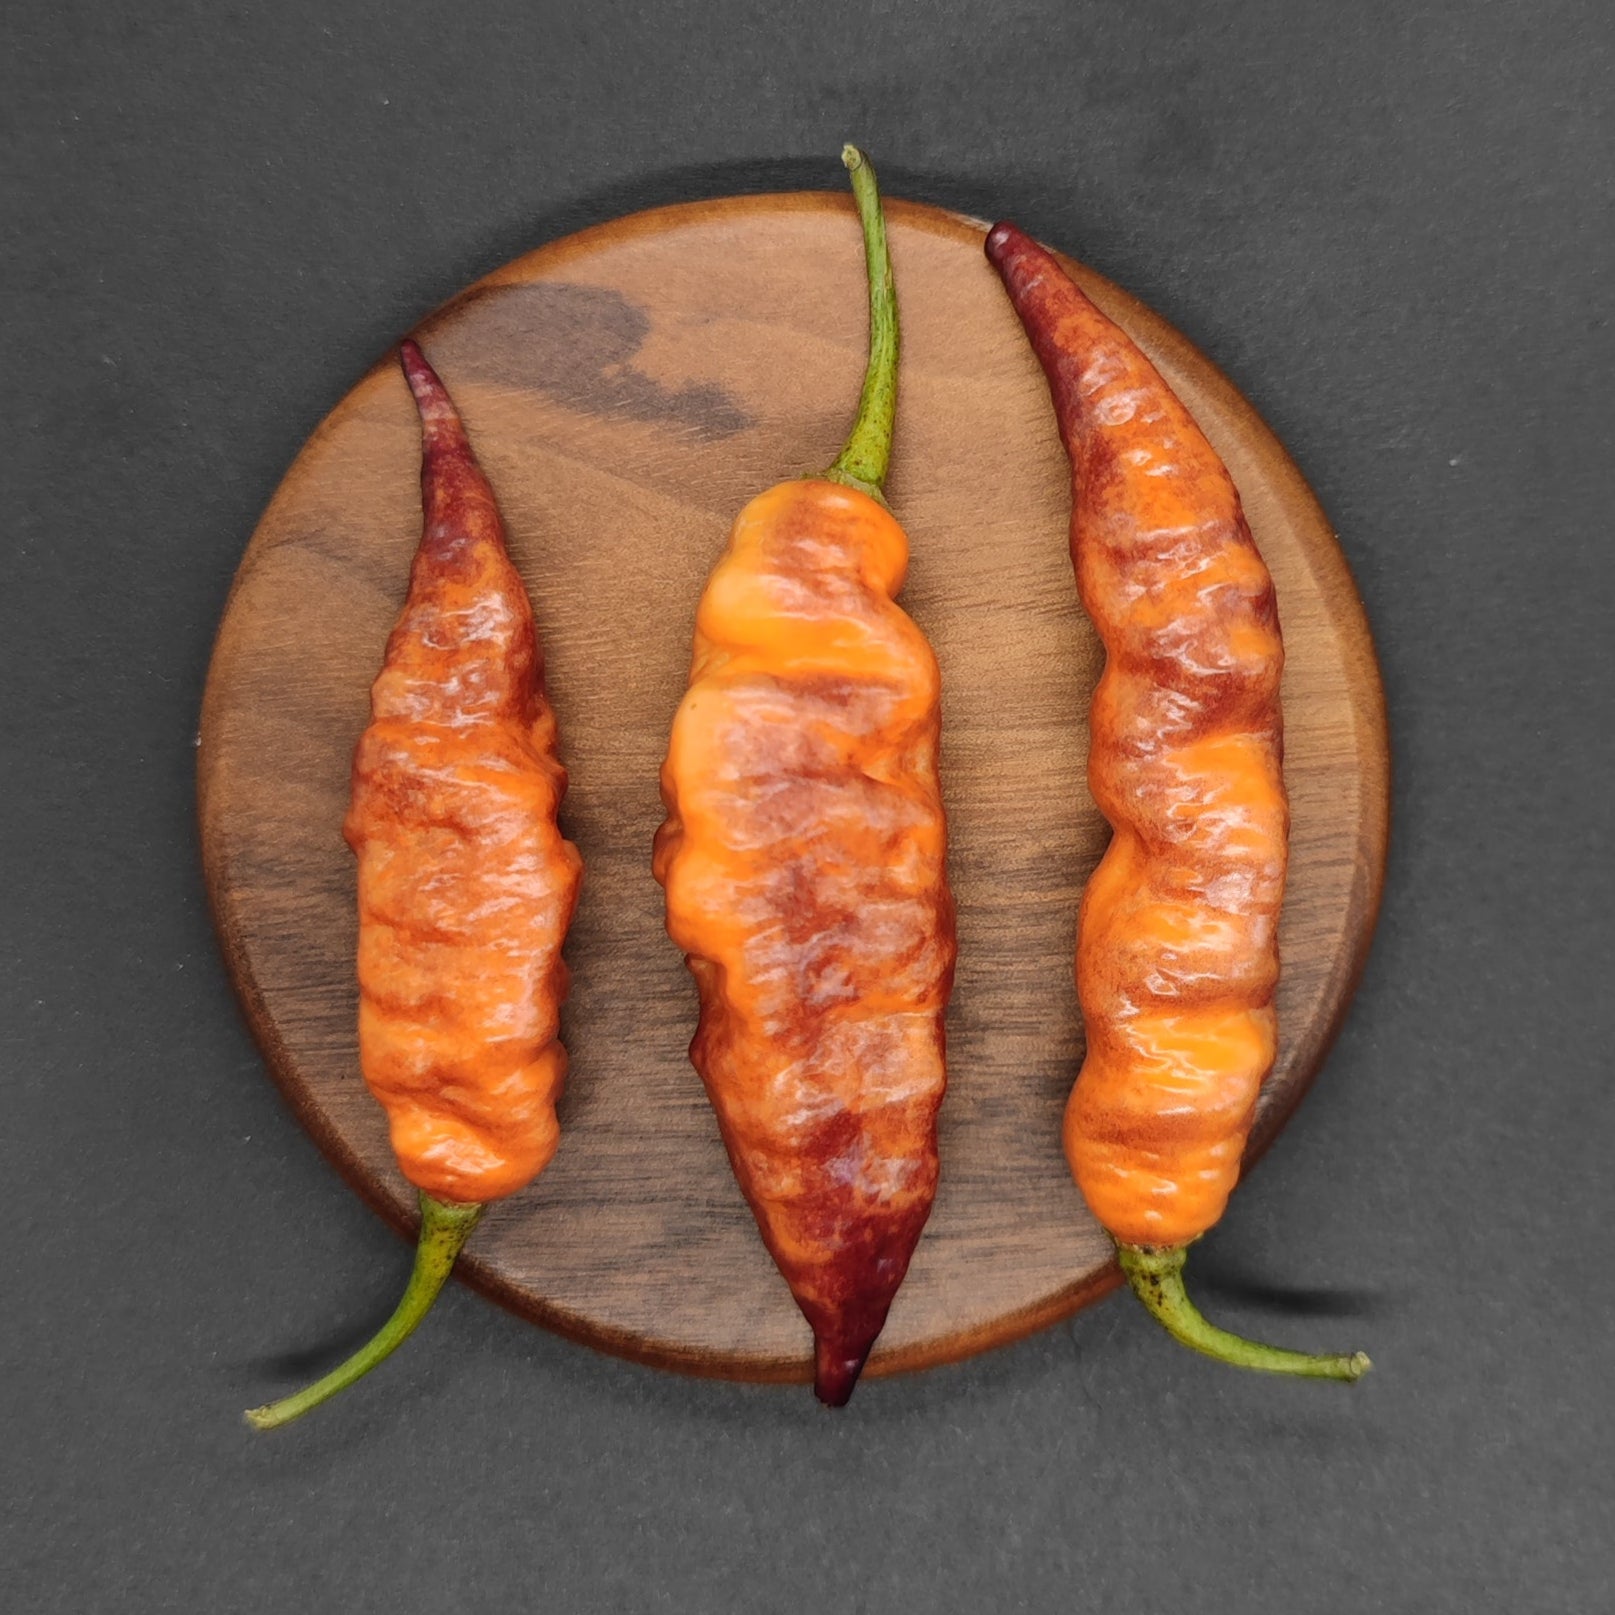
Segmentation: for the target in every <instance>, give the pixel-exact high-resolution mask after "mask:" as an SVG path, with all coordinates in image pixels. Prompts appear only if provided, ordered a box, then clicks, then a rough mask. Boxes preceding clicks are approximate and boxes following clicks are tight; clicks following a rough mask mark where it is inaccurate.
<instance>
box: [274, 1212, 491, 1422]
mask: <svg viewBox="0 0 1615 1615" xmlns="http://www.w3.org/2000/svg"><path fill="white" fill-rule="evenodd" d="M481 1216H482V1207H481V1206H456V1205H450V1204H448V1203H447V1202H446V1201H442V1200H434V1199H433V1198H432V1196H431V1195H429V1194H423V1195H422V1196H421V1233H420V1240H419V1242H418V1243H417V1244H416V1246H415V1268H414V1271H413V1272H412V1273H411V1274H410V1276H409V1285H408V1287H407V1288H406V1289H405V1291H404V1298H403V1300H401V1301H400V1302H399V1303H398V1309H397V1311H395V1312H394V1313H393V1315H392V1317H390V1318H389V1319H388V1320H387V1321H386V1323H384V1324H383V1325H382V1326H381V1328H380V1329H379V1330H377V1331H376V1334H375V1336H374V1337H373V1338H372V1339H371V1340H370V1341H369V1342H368V1343H367V1344H366V1345H363V1346H361V1347H360V1348H359V1349H358V1351H356V1352H355V1353H354V1354H353V1355H352V1356H351V1357H350V1358H349V1359H348V1360H347V1361H346V1362H345V1363H342V1364H341V1365H340V1366H338V1367H336V1368H333V1369H332V1370H331V1372H330V1373H329V1374H327V1375H326V1376H325V1378H324V1379H319V1380H316V1381H315V1382H314V1383H313V1384H312V1385H310V1386H307V1387H306V1388H305V1389H303V1390H301V1391H298V1392H297V1393H296V1394H295V1395H293V1396H288V1397H284V1398H283V1399H282V1400H281V1401H279V1402H271V1403H270V1404H269V1405H268V1406H267V1407H261V1408H250V1409H248V1411H247V1414H246V1419H247V1423H248V1424H250V1425H251V1426H252V1427H253V1429H255V1430H276V1429H279V1428H280V1426H281V1425H283V1424H290V1423H291V1422H292V1420H293V1419H300V1418H302V1416H303V1415H304V1414H305V1413H307V1412H308V1411H309V1409H310V1408H317V1407H318V1406H319V1405H320V1403H321V1402H325V1401H329V1400H330V1398H331V1397H333V1396H335V1395H336V1393H337V1392H338V1391H341V1390H346V1389H347V1387H348V1386H350V1385H351V1384H353V1382H354V1381H355V1380H357V1379H363V1378H364V1376H365V1375H366V1374H368V1373H369V1372H370V1370H371V1369H372V1368H374V1367H375V1366H376V1364H377V1363H379V1362H382V1361H383V1360H384V1359H386V1358H388V1357H390V1356H392V1354H393V1353H394V1352H395V1351H397V1349H398V1348H399V1347H400V1346H401V1345H403V1343H404V1342H405V1341H406V1340H408V1339H409V1337H410V1336H411V1335H412V1334H414V1332H415V1330H416V1327H417V1326H418V1325H419V1323H420V1321H421V1319H422V1318H424V1317H425V1316H426V1314H427V1313H428V1312H429V1311H430V1310H431V1306H432V1303H433V1302H434V1301H435V1300H436V1299H437V1294H438V1291H439V1290H441V1289H442V1288H443V1284H444V1281H445V1280H446V1279H447V1278H448V1276H449V1271H450V1269H451V1268H453V1266H454V1259H455V1257H457V1256H458V1255H459V1254H460V1247H461V1246H462V1245H464V1244H465V1242H466V1240H467V1239H468V1238H469V1237H470V1234H471V1230H472V1229H473V1228H475V1227H476V1226H477V1220H478V1219H479V1218H480V1217H481Z"/></svg>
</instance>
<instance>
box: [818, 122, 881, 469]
mask: <svg viewBox="0 0 1615 1615" xmlns="http://www.w3.org/2000/svg"><path fill="white" fill-rule="evenodd" d="M841 160H842V162H844V163H845V164H846V165H847V171H848V173H850V174H851V175H852V194H853V196H854V197H855V198H856V199H857V202H858V220H859V223H860V224H862V226H863V231H864V260H865V263H866V266H867V268H868V271H869V366H868V368H867V369H866V370H865V371H864V390H863V393H862V394H861V395H860V397H859V399H858V418H857V419H856V420H855V421H854V422H853V425H852V435H851V436H850V437H848V439H847V446H846V447H845V448H844V449H843V450H842V451H841V453H840V454H839V455H838V456H837V458H836V462H835V464H834V465H832V466H831V467H830V469H829V470H828V471H826V472H825V473H824V474H825V476H826V477H828V478H829V479H830V480H831V481H833V482H843V483H845V484H846V485H847V486H848V487H850V488H857V489H859V490H860V491H861V492H863V493H867V494H871V495H873V496H874V497H875V498H876V499H879V498H880V497H881V492H880V489H881V484H882V483H883V482H885V480H886V468H887V466H888V465H889V464H890V463H891V458H892V421H893V417H894V416H895V415H896V413H897V341H898V332H897V288H896V287H895V286H894V285H893V283H892V260H891V258H890V256H889V255H888V253H887V251H886V220H885V218H884V216H883V215H882V213H881V209H880V189H879V187H878V186H877V184H876V182H875V170H874V168H873V167H872V166H871V164H870V161H869V159H868V158H867V157H866V156H864V154H863V153H862V152H861V151H859V149H858V148H857V147H856V146H843V147H842V148H841Z"/></svg>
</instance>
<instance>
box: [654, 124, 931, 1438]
mask: <svg viewBox="0 0 1615 1615" xmlns="http://www.w3.org/2000/svg"><path fill="white" fill-rule="evenodd" d="M842 158H843V161H844V162H845V163H846V165H847V167H848V169H849V170H850V171H851V175H852V184H853V190H854V192H855V194H856V197H857V201H858V211H859V215H860V218H861V221H862V225H863V231H864V240H865V247H866V257H867V265H868V274H869V363H868V369H867V371H866V375H865V380H864V388H863V395H862V398H861V400H860V404H859V411H858V416H857V420H856V423H855V425H854V427H853V430H852V434H851V437H850V438H849V439H848V442H847V446H846V448H845V449H844V450H843V451H842V453H841V455H840V456H839V458H838V459H837V460H836V461H835V463H834V465H832V466H831V467H830V468H829V470H827V471H826V472H824V473H823V475H821V476H818V477H809V478H806V479H803V480H797V481H790V482H783V483H780V484H779V485H778V486H777V487H774V488H771V489H770V490H769V491H768V492H766V493H764V494H761V495H759V496H758V497H757V498H756V499H754V500H752V502H751V503H750V504H749V505H747V506H746V508H745V509H744V510H742V511H741V513H740V515H739V517H738V518H737V519H736V522H735V525H734V529H733V531H732V532H731V534H730V537H729V545H728V549H727V551H726V553H725V555H724V556H723V559H722V560H721V561H720V562H719V563H718V566H717V568H716V570H715V571H714V572H713V574H712V577H711V579H710V581H709V582H708V584H707V587H706V591H705V593H704V594H703V595H702V598H701V603H700V608H699V611H698V614H697V618H696V633H695V652H694V660H693V664H692V668H691V673H690V685H689V690H688V693H687V694H686V695H685V697H684V700H683V703H682V704H681V705H680V707H679V710H678V714H677V717H676V718H675V720H674V723H673V732H672V738H671V742H670V745H669V749H668V755H667V761H666V764H665V766H664V768H663V770H662V794H663V798H664V800H665V802H666V805H667V814H668V817H667V822H666V823H665V824H664V825H663V826H662V828H661V830H660V831H659V832H658V834H657V839H656V854H655V871H656V876H657V879H658V880H660V881H661V882H662V884H663V886H664V887H665V888H666V891H667V928H668V932H669V934H670V935H671V936H672V938H673V940H674V941H675V942H677V943H678V944H679V946H680V947H682V948H683V949H684V950H685V953H686V955H687V956H688V962H689V966H690V970H691V972H692V973H693V974H694V976H695V980H696V985H697V988H698V990H699V995H700V1000H701V1015H700V1025H699V1029H698V1030H697V1032H696V1035H695V1040H694V1042H693V1043H692V1044H691V1046H690V1057H691V1060H692V1061H693V1062H694V1064H695V1067H696V1069H697V1070H698V1071H699V1072H700V1074H701V1077H702V1079H703V1081H704V1082H705V1084H706V1088H707V1092H708V1094H709V1095H710V1097H711V1099H712V1103H713V1106H714V1108H715V1109H716V1111H717V1116H718V1121H719V1125H720V1130H721V1131H722V1134H723V1138H724V1143H725V1145H726V1146H727V1148H728V1152H729V1158H730V1161H731V1162H732V1163H733V1166H734V1170H735V1174H736V1176H737V1177H738V1179H739V1180H740V1185H741V1188H742V1189H743V1191H744V1192H745V1195H746V1198H747V1200H748V1201H749V1202H750V1203H751V1208H752V1210H753V1212H754V1213H755V1215H756V1218H757V1223H758V1227H759V1229H760V1230H761V1233H762V1236H763V1240H764V1242H765V1243H766V1245H767V1247H768V1249H769V1251H770V1253H771V1254H772V1256H773V1258H774V1261H775V1262H776V1264H777V1265H778V1267H779V1269H780V1272H781V1273H782V1274H783V1275H784V1277H785V1279H786V1281H787V1283H788V1284H789V1285H790V1288H791V1291H792V1293H793V1294H794V1295H795V1297H796V1300H797V1303H798V1305H799V1306H800V1307H801V1309H802V1311H803V1313H804V1315H805V1316H806V1318H807V1320H808V1322H809V1324H810V1325H811V1326H812V1330H813V1335H814V1340H815V1377H814V1386H815V1390H816V1392H817V1394H818V1396H819V1398H820V1400H821V1401H823V1402H826V1403H828V1404H829V1405H831V1406H837V1407H839V1406H840V1405H842V1404H843V1403H845V1402H846V1400H847V1399H848V1397H850V1396H851V1395H852V1391H853V1387H854V1385H855V1384H856V1383H857V1379H858V1375H859V1373H860V1372H861V1371H862V1368H863V1365H864V1361H865V1359H866V1358H867V1356H868V1354H869V1350H870V1347H871V1346H872V1345H873V1343H874V1341H875V1338H876V1336H877V1335H878V1334H879V1333H880V1331H881V1328H882V1326H883V1325H884V1323H885V1321H886V1314H887V1310H888V1308H889V1307H890V1305H891V1302H892V1297H893V1296H894V1294H895V1293H896V1291H897V1288H898V1286H899V1284H901V1282H902V1280H903V1275H904V1273H905V1272H906V1271H907V1269H908V1264H909V1258H910V1256H911V1255H912V1253H913V1250H914V1246H915V1243H916V1241H917V1240H918V1239H919V1236H920V1231H921V1229H922V1228H923V1227H924V1225H925V1220H926V1217H927V1216H928V1215H929V1213H930V1209H931V1201H932V1198H933V1196H934V1194H935V1192H936V1182H937V1148H936V1116H937V1109H938V1106H939V1105H940V1104H941V1101H942V1091H943V1084H944V1073H943V1027H942V1019H943V1011H944V1009H945V1008H946V1005H947V1000H948V994H949V991H950V988H951V986H952V980H953V963H954V930H953V906H952V901H951V899H950V897H949V894H948V887H947V878H946V872H945V869H944V852H945V826H944V821H943V812H942V799H941V795H940V792H939V788H938V784H937V744H938V733H939V727H940V717H939V701H940V679H939V675H938V671H937V664H936V658H935V657H934V656H933V654H932V652H931V649H930V647H929V645H927V643H926V641H925V639H924V636H923V635H922V634H921V633H920V631H919V629H918V628H917V627H915V625H914V623H913V622H912V621H911V620H910V619H909V618H908V617H907V616H906V615H905V614H904V612H903V611H902V610H901V609H900V608H899V607H898V606H897V605H896V604H895V602H894V600H893V598H892V597H893V596H894V595H895V594H896V592H897V591H898V589H899V588H900V587H901V585H902V582H903V576H904V573H905V570H906V568H907V565H908V544H907V540H906V539H905V537H904V535H903V530H902V528H901V527H900V526H899V525H898V523H897V521H896V520H895V519H894V517H893V516H892V514H891V512H890V511H889V510H888V509H887V507H886V502H885V500H884V498H883V497H882V494H881V484H882V482H883V481H884V479H885V474H886V467H887V463H888V460H889V457H890V452H891V436H892V421H893V412H894V407H895V402H896V385H897V348H898V329H897V305H896V296H895V292H894V289H893V284H892V277H891V268H890V263H889V260H888V257H887V250H886V239H885V228H884V222H883V219H882V215H881V208H880V198H879V194H878V191H877V189H876V184H875V175H874V171H873V170H872V169H871V167H870V166H869V163H868V161H867V159H865V158H864V157H863V156H862V154H861V153H859V152H858V151H857V150H856V149H855V148H853V147H851V146H849V147H847V148H846V149H845V151H844V152H843V153H842Z"/></svg>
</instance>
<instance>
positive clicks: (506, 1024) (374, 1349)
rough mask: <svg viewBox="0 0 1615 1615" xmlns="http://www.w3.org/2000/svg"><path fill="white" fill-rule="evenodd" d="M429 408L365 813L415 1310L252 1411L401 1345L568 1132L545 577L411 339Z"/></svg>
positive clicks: (364, 871)
mask: <svg viewBox="0 0 1615 1615" xmlns="http://www.w3.org/2000/svg"><path fill="white" fill-rule="evenodd" d="M399 357H400V360H401V362H402V365H403V369H404V375H405V377H406V378H407V380H408V382H409V387H410V391H411V393H412V394H413V395H414V398H415V403H416V407H417V409H418V411H419V414H420V420H421V450H422V457H421V504H422V509H423V515H424V525H423V530H422V534H421V541H420V547H419V549H418V550H417V551H416V555H415V562H414V566H413V569H412V571H411V574H410V581H409V595H408V599H407V600H406V602H405V604H404V609H403V613H402V615H401V616H400V617H399V619H398V623H397V626H396V627H395V628H394V629H393V631H392V635H391V637H390V638H389V639H388V641H387V652H386V658H385V661H384V664H383V666H382V670H381V674H380V676H379V677H378V678H377V679H376V682H375V684H374V686H373V688H372V690H371V709H372V720H371V723H370V727H369V728H368V729H366V730H365V732H364V734H363V736H362V737H361V738H360V741H359V745H358V750H357V752H356V753H355V755H354V760H353V793H352V802H351V806H350V808H349V811H348V816H347V822H346V824H345V825H344V834H345V835H346V837H347V840H348V844H349V845H350V846H351V847H352V848H353V850H354V852H355V853H356V854H357V855H358V860H359V956H358V972H359V1062H360V1067H361V1069H362V1071H363V1073H364V1078H365V1081H366V1083H367V1084H368V1085H369V1087H370V1090H371V1092H372V1093H373V1094H374V1095H375V1096H376V1098H377V1099H379V1100H380V1101H381V1103H382V1104H383V1105H384V1106H385V1107H386V1109H387V1115H388V1121H389V1123H390V1126H391V1136H392V1146H393V1151H394V1153H395V1154H396V1155H397V1157H398V1164H399V1166H400V1167H401V1168H402V1170H403V1173H404V1176H405V1177H406V1178H408V1179H409V1180H410V1182H411V1183H413V1184H414V1185H415V1186H416V1188H418V1189H419V1190H420V1207H421V1228H420V1240H419V1244H418V1247H417V1251H416V1258H415V1268H414V1272H413V1274H412V1275H411V1277H410V1281H409V1286H408V1288H407V1290H406V1291H405V1294H404V1297H403V1300H402V1301H400V1303H399V1305H398V1310H397V1311H396V1312H395V1313H394V1314H393V1316H392V1317H391V1318H390V1319H389V1320H388V1321H387V1323H386V1324H384V1325H383V1326H382V1328H381V1331H380V1332H379V1333H378V1334H377V1335H376V1336H375V1338H374V1339H373V1340H372V1341H370V1343H369V1344H368V1345H366V1346H364V1347H361V1348H360V1350H359V1351H358V1352H356V1353H355V1354H354V1355H353V1356H352V1357H350V1358H349V1359H348V1360H347V1361H346V1362H345V1363H343V1364H342V1365H341V1366H340V1367H338V1368H336V1369H334V1370H333V1371H332V1372H331V1373H329V1374H328V1375H326V1376H325V1378H323V1379H321V1380H319V1381H318V1382H317V1383H316V1384H314V1385H311V1386H309V1387H308V1388H307V1389H306V1390H303V1391H300V1392H298V1393H297V1394H296V1395H294V1396H290V1397H287V1398H286V1399H285V1400H283V1401H280V1402H276V1403H274V1404H272V1405H271V1406H268V1407H262V1408H255V1409H253V1410H252V1411H251V1412H250V1413H248V1414H247V1419H248V1421H249V1422H250V1423H252V1424H253V1425H255V1426H257V1427H258V1428H259V1429H272V1428H274V1427H275V1426H277V1425H282V1424H286V1423H288V1422H289V1421H290V1420H292V1419H295V1418H297V1417H299V1416H300V1415H301V1414H304V1413H306V1412H308V1410H309V1409H310V1408H313V1407H316V1406H318V1405H319V1404H320V1403H321V1402H323V1401H325V1400H326V1399H327V1398H328V1397H331V1396H334V1395H335V1394H336V1393H337V1392H338V1391H340V1390H342V1389H343V1388H344V1387H345V1386H348V1385H351V1384H352V1383H353V1382H354V1381H355V1380H356V1379H358V1378H360V1376H361V1375H363V1374H366V1373H368V1372H369V1371H370V1369H372V1368H374V1367H375V1365H376V1364H377V1363H379V1362H381V1361H382V1360H383V1359H384V1358H385V1357H387V1356H388V1355H390V1354H391V1353H392V1352H393V1351H394V1350H395V1349H396V1348H397V1347H398V1346H399V1345H400V1344H402V1342H403V1341H404V1340H406V1339H407V1338H408V1337H409V1335H410V1334H411V1333H412V1332H413V1331H414V1329H415V1327H416V1326H417V1325H418V1324H419V1323H420V1321H421V1319H422V1318H424V1317H425V1315H426V1312H427V1310H428V1309H429V1308H430V1306H431V1304H432V1302H433V1300H434V1299H435V1298H436V1296H437V1293H438V1291H439V1290H440V1289H441V1288H442V1286H443V1283H444V1281H445V1280H446V1279H447V1278H448V1275H449V1271H450V1269H451V1268H452V1267H453V1265H454V1261H455V1258H456V1256H457V1255H458V1254H459V1251H460V1247H461V1246H462V1245H463V1244H464V1243H465V1240H466V1238H467V1237H468V1236H469V1234H470V1233H471V1230H472V1229H473V1228H474V1227H475V1226H476V1223H477V1220H478V1218H479V1217H480V1216H481V1214H482V1210H483V1207H484V1206H485V1205H486V1204H487V1202H489V1201H490V1200H497V1199H500V1198H502V1197H503V1196H505V1195H508V1194H512V1193H514V1192H515V1191H516V1190H517V1189H520V1188H521V1187H523V1185H525V1184H527V1183H529V1182H531V1181H532V1179H533V1178H534V1177H536V1176H537V1175H538V1173H539V1172H540V1171H542V1170H543V1168H544V1167H545V1166H546V1165H547V1164H548V1162H549V1160H550V1157H551V1156H552V1155H553V1154H554V1153H555V1147H556V1143H557V1140H558V1138H559V1128H558V1125H557V1123H556V1118H555V1102H556V1099H557V1097H558V1096H559V1094H560V1089H561V1083H562V1079H563V1077H564V1076H565V1072H566V1051H565V1050H564V1049H563V1048H562V1046H561V1044H560V1042H559V1041H558V1040H557V1032H558V1028H559V1015H560V1006H561V1001H562V999H563V998H564V997H565V995H566V986H567V973H566V966H565V964H564V963H563V962H562V960H561V944H562V942H563V941H564V939H565V937H566V930H567V926H568V924H569V923H570V921H571V918H572V911H573V908H574V906H575V905H576V902H577V894H578V883H579V880H580V878H581V872H582V865H581V862H580V860H579V858H578V853H577V849H576V848H575V847H574V846H573V845H572V844H571V843H570V842H569V841H567V840H565V839H564V838H563V837H562V835H561V832H560V830H559V828H558V827H557V824H556V812H557V810H558V808H559V806H560V802H561V797H562V795H563V793H564V792H565V790H566V771H565V770H564V769H563V768H562V766H561V762H560V758H559V755H558V751H557V737H556V726H555V715H554V713H553V712H552V711H551V709H550V705H549V702H548V700H547V699H546V698H545V693H544V678H543V660H542V656H541V654H540V651H539V646H538V641H537V637H536V635H535V632H534V628H533V611H532V606H531V604H530V603H529V601H528V598H527V592H526V590H525V588H524V587H523V585H522V581H521V578H520V577H519V576H518V575H517V572H516V569H515V567H514V566H513V565H512V564H511V561H510V556H509V554H508V552H507V550H506V547H505V533H504V524H503V523H502V521H501V520H500V516H499V509H498V506H497V505H496V504H495V502H494V495H493V490H492V489H491V488H490V487H489V485H488V481H487V478H486V477H485V476H484V475H483V473H482V470H481V468H480V467H479V466H478V464H477V461H476V457H475V455H474V454H473V453H472V450H471V445H470V443H469V442H468V441H467V439H466V434H465V428H464V426H463V425H462V424H461V421H460V416H459V414H458V412H457V411H456V409H455V407H454V404H453V402H452V401H451V400H450V398H449V395H448V393H447V391H446V390H445V389H444V387H443V384H442V382H441V381H439V379H438V377H437V375H436V374H435V373H434V372H433V370H432V368H431V366H430V365H428V364H427V362H426V360H425V358H424V357H423V356H422V354H421V351H420V349H419V348H418V347H416V345H415V344H414V343H413V342H405V343H404V344H403V345H402V347H401V348H400V350H399Z"/></svg>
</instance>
